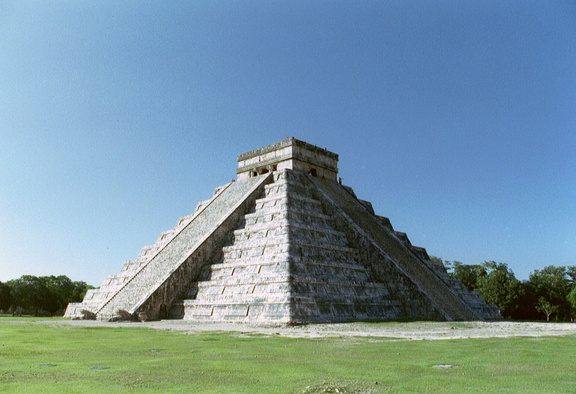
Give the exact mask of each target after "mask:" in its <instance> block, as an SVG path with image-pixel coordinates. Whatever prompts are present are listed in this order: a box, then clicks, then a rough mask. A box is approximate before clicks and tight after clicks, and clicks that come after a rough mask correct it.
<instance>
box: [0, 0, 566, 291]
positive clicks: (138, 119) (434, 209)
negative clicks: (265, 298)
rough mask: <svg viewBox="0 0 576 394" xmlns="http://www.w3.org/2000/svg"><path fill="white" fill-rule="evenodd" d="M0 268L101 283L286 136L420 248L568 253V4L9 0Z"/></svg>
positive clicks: (513, 256) (455, 252)
mask: <svg viewBox="0 0 576 394" xmlns="http://www.w3.org/2000/svg"><path fill="white" fill-rule="evenodd" d="M0 37H2V39H1V40H0V280H1V281H6V280H9V279H13V278H17V277H19V276H21V275H23V274H32V275H60V274H63V275H67V276H69V277H70V278H72V279H73V280H83V281H86V282H88V283H90V284H92V285H96V286H98V285H100V283H101V282H102V280H103V278H104V276H106V275H110V274H115V273H117V272H119V270H120V268H121V265H122V263H123V261H125V260H129V259H133V258H135V257H136V256H137V255H138V253H139V251H140V249H141V247H143V246H145V245H148V244H152V243H154V241H155V240H156V238H157V237H158V236H159V234H160V233H161V232H162V231H164V230H168V229H171V228H172V227H173V226H174V225H175V224H176V222H177V220H178V218H179V217H180V216H183V215H186V214H189V213H191V212H192V211H193V210H194V208H195V206H196V204H197V202H198V201H200V200H204V199H206V198H209V197H210V196H211V195H212V191H213V189H214V188H215V187H216V186H219V185H222V184H224V183H227V182H229V181H230V180H231V179H233V178H235V169H236V156H237V155H238V154H240V153H243V152H245V151H248V150H252V149H255V148H258V147H261V146H264V145H268V144H271V143H274V142H277V141H280V140H282V139H284V138H286V137H292V136H293V137H296V138H298V139H301V140H305V141H307V142H309V143H312V144H315V145H319V146H321V147H325V148H327V149H329V150H331V151H333V152H336V153H338V154H339V155H340V174H341V176H342V178H343V180H344V183H345V184H347V185H350V186H352V187H353V188H354V189H355V191H356V193H357V195H358V196H359V197H360V198H362V199H365V200H369V201H371V202H372V203H373V205H374V207H375V210H376V212H377V213H378V214H380V215H383V216H387V217H389V218H390V219H391V221H392V224H393V225H394V227H395V228H396V229H397V230H399V231H404V232H406V233H407V234H408V236H409V238H410V239H411V241H412V243H413V244H415V245H418V246H422V247H425V248H426V249H427V250H428V252H429V253H430V254H432V255H436V256H440V257H442V258H444V259H448V260H459V261H462V262H464V263H466V264H477V263H481V262H483V261H486V260H495V261H499V262H505V263H507V264H508V265H509V266H510V268H512V270H513V271H514V272H515V274H516V276H517V277H519V278H521V279H526V278H528V275H529V273H530V272H532V271H533V270H534V269H540V268H543V267H545V266H547V265H551V264H552V265H576V160H575V159H574V156H575V154H574V152H575V151H576V3H575V2H573V1H546V2H541V1H502V0H498V1H482V2H480V1H461V0H458V1H436V2H428V1H364V2H356V1H318V2H308V1H294V2H279V1H205V2H188V1H185V2H184V1H183V2H177V1H176V2H161V1H127V2H123V1H52V2H42V1H9V0H8V1H3V2H1V3H0Z"/></svg>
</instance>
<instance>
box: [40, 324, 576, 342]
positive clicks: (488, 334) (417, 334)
mask: <svg viewBox="0 0 576 394" xmlns="http://www.w3.org/2000/svg"><path fill="white" fill-rule="evenodd" d="M37 323H38V324H49V325H53V326H60V327H62V326H91V327H147V328H154V329H158V330H173V331H184V332H189V333H199V332H205V331H227V332H237V333H239V334H244V335H246V334H261V335H281V336H285V337H294V338H325V337H373V338H383V339H384V338H403V339H412V340H436V339H459V338H498V337H502V338H503V337H541V336H557V335H574V334H576V323H532V322H511V321H496V322H406V323H404V322H385V323H337V324H308V325H302V326H286V325H280V326H270V325H268V326H258V325H251V324H243V323H229V324H226V323H197V322H192V321H185V320H161V321H151V322H145V323H128V322H100V321H95V320H58V321H54V320H51V321H38V322H37Z"/></svg>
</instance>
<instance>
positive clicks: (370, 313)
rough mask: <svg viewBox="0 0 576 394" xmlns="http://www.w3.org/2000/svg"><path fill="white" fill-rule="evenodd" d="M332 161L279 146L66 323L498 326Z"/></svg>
mask: <svg viewBox="0 0 576 394" xmlns="http://www.w3.org/2000/svg"><path fill="white" fill-rule="evenodd" d="M337 163H338V155H337V154H335V153H332V152H329V151H327V150H326V149H321V148H319V147H316V146H314V145H310V144H308V143H306V142H303V141H299V140H296V139H294V138H288V139H286V140H284V141H281V142H279V143H276V144H273V145H269V146H266V147H263V148H260V149H256V150H254V151H250V152H247V153H244V154H242V155H240V156H238V170H237V175H238V177H237V180H236V181H233V182H231V183H229V184H227V185H223V186H220V187H218V188H216V190H215V193H214V195H213V197H212V198H211V199H209V200H206V201H202V202H200V203H199V204H198V205H197V207H196V210H195V212H194V213H193V214H191V215H188V216H184V217H182V218H181V219H180V220H179V221H178V223H177V224H176V226H175V228H174V229H172V230H169V231H165V232H163V233H162V234H161V235H160V237H159V238H158V240H157V241H156V243H155V244H154V245H152V246H147V247H144V248H143V249H142V251H141V253H140V255H139V256H138V258H137V259H135V260H130V261H127V262H125V263H124V266H123V268H122V271H121V272H120V273H119V274H117V275H113V276H108V277H106V279H105V280H104V283H103V284H102V285H101V287H100V288H99V289H95V290H90V291H88V293H87V294H86V296H85V298H84V300H83V301H82V302H81V303H71V304H69V305H68V308H67V310H66V314H65V316H67V317H70V318H74V319H79V318H97V319H100V320H121V319H132V320H133V319H137V317H138V316H141V317H142V316H146V319H152V320H154V319H166V318H172V319H184V320H190V321H205V322H250V323H258V324H260V323H261V324H270V323H282V324H283V323H288V324H300V323H313V322H344V321H371V320H389V319H401V318H408V319H427V320H484V319H495V318H498V317H499V311H498V308H497V307H496V306H494V305H488V304H486V303H485V302H484V300H483V299H482V298H481V297H480V296H479V295H478V293H476V292H469V291H468V290H467V289H466V288H465V287H464V285H463V284H462V283H461V282H460V281H459V280H457V279H455V278H452V277H450V276H449V275H448V273H447V272H446V269H445V268H444V266H443V265H442V264H441V263H438V262H434V261H432V260H431V259H430V257H429V256H428V254H427V252H426V250H425V249H423V248H419V247H416V246H413V245H412V244H411V243H410V240H409V239H408V237H407V235H406V234H405V233H401V232H397V231H395V230H394V228H393V227H392V225H391V223H390V221H389V220H388V219H387V218H385V217H382V216H379V215H376V214H375V213H374V210H373V208H372V205H371V203H369V202H367V201H363V200H360V199H358V198H357V197H356V195H355V193H354V191H353V190H352V189H351V188H350V187H348V186H343V185H341V184H340V183H339V182H338V178H337V174H338V167H337Z"/></svg>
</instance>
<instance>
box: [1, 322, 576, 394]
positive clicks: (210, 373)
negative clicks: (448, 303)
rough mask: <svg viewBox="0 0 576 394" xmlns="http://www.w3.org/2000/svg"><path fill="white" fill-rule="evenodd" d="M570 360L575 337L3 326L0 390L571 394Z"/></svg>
mask: <svg viewBox="0 0 576 394" xmlns="http://www.w3.org/2000/svg"><path fill="white" fill-rule="evenodd" d="M34 320H38V319H34ZM379 324H387V323H379ZM52 325H54V323H52ZM575 354H576V337H575V336H568V337H545V338H510V339H496V338H495V339H466V340H437V341H410V340H391V339H376V338H324V339H295V338H284V337H280V336H271V337H267V336H260V335H239V333H222V332H213V333H202V334H186V333H183V332H172V331H160V330H153V329H146V328H138V327H131V326H130V324H126V327H122V328H104V327H75V326H74V327H73V326H67V325H61V326H57V327H53V326H49V325H42V324H37V323H36V324H35V323H33V322H32V321H29V322H26V321H25V320H22V319H16V320H12V319H11V318H2V319H0V391H8V392H10V391H12V392H67V393H68V392H107V393H108V392H178V391H181V392H214V393H222V392H234V393H258V392H266V393H303V392H304V393H318V392H341V393H342V392H384V391H391V392H406V391H408V392H438V391H441V392H486V391H488V392H498V393H502V392H515V393H516V392H574V391H575V390H576V363H574V355H575ZM435 365H452V366H456V367H457V368H447V369H439V368H434V366H435ZM95 367H101V368H106V369H94V368H95Z"/></svg>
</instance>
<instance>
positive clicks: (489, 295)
mask: <svg viewBox="0 0 576 394" xmlns="http://www.w3.org/2000/svg"><path fill="white" fill-rule="evenodd" d="M482 268H483V269H484V271H485V272H486V274H485V275H481V276H479V277H478V281H477V290H478V292H479V293H480V295H481V296H482V297H483V298H484V300H485V301H486V302H487V303H489V304H496V305H498V308H500V312H501V313H502V316H504V317H515V315H516V314H517V311H518V309H519V307H520V300H521V298H522V294H523V292H522V283H521V282H520V281H519V280H518V279H516V277H515V276H514V273H513V272H512V270H511V269H510V268H508V265H507V264H505V263H496V262H495V261H486V262H484V263H483V264H482Z"/></svg>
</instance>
